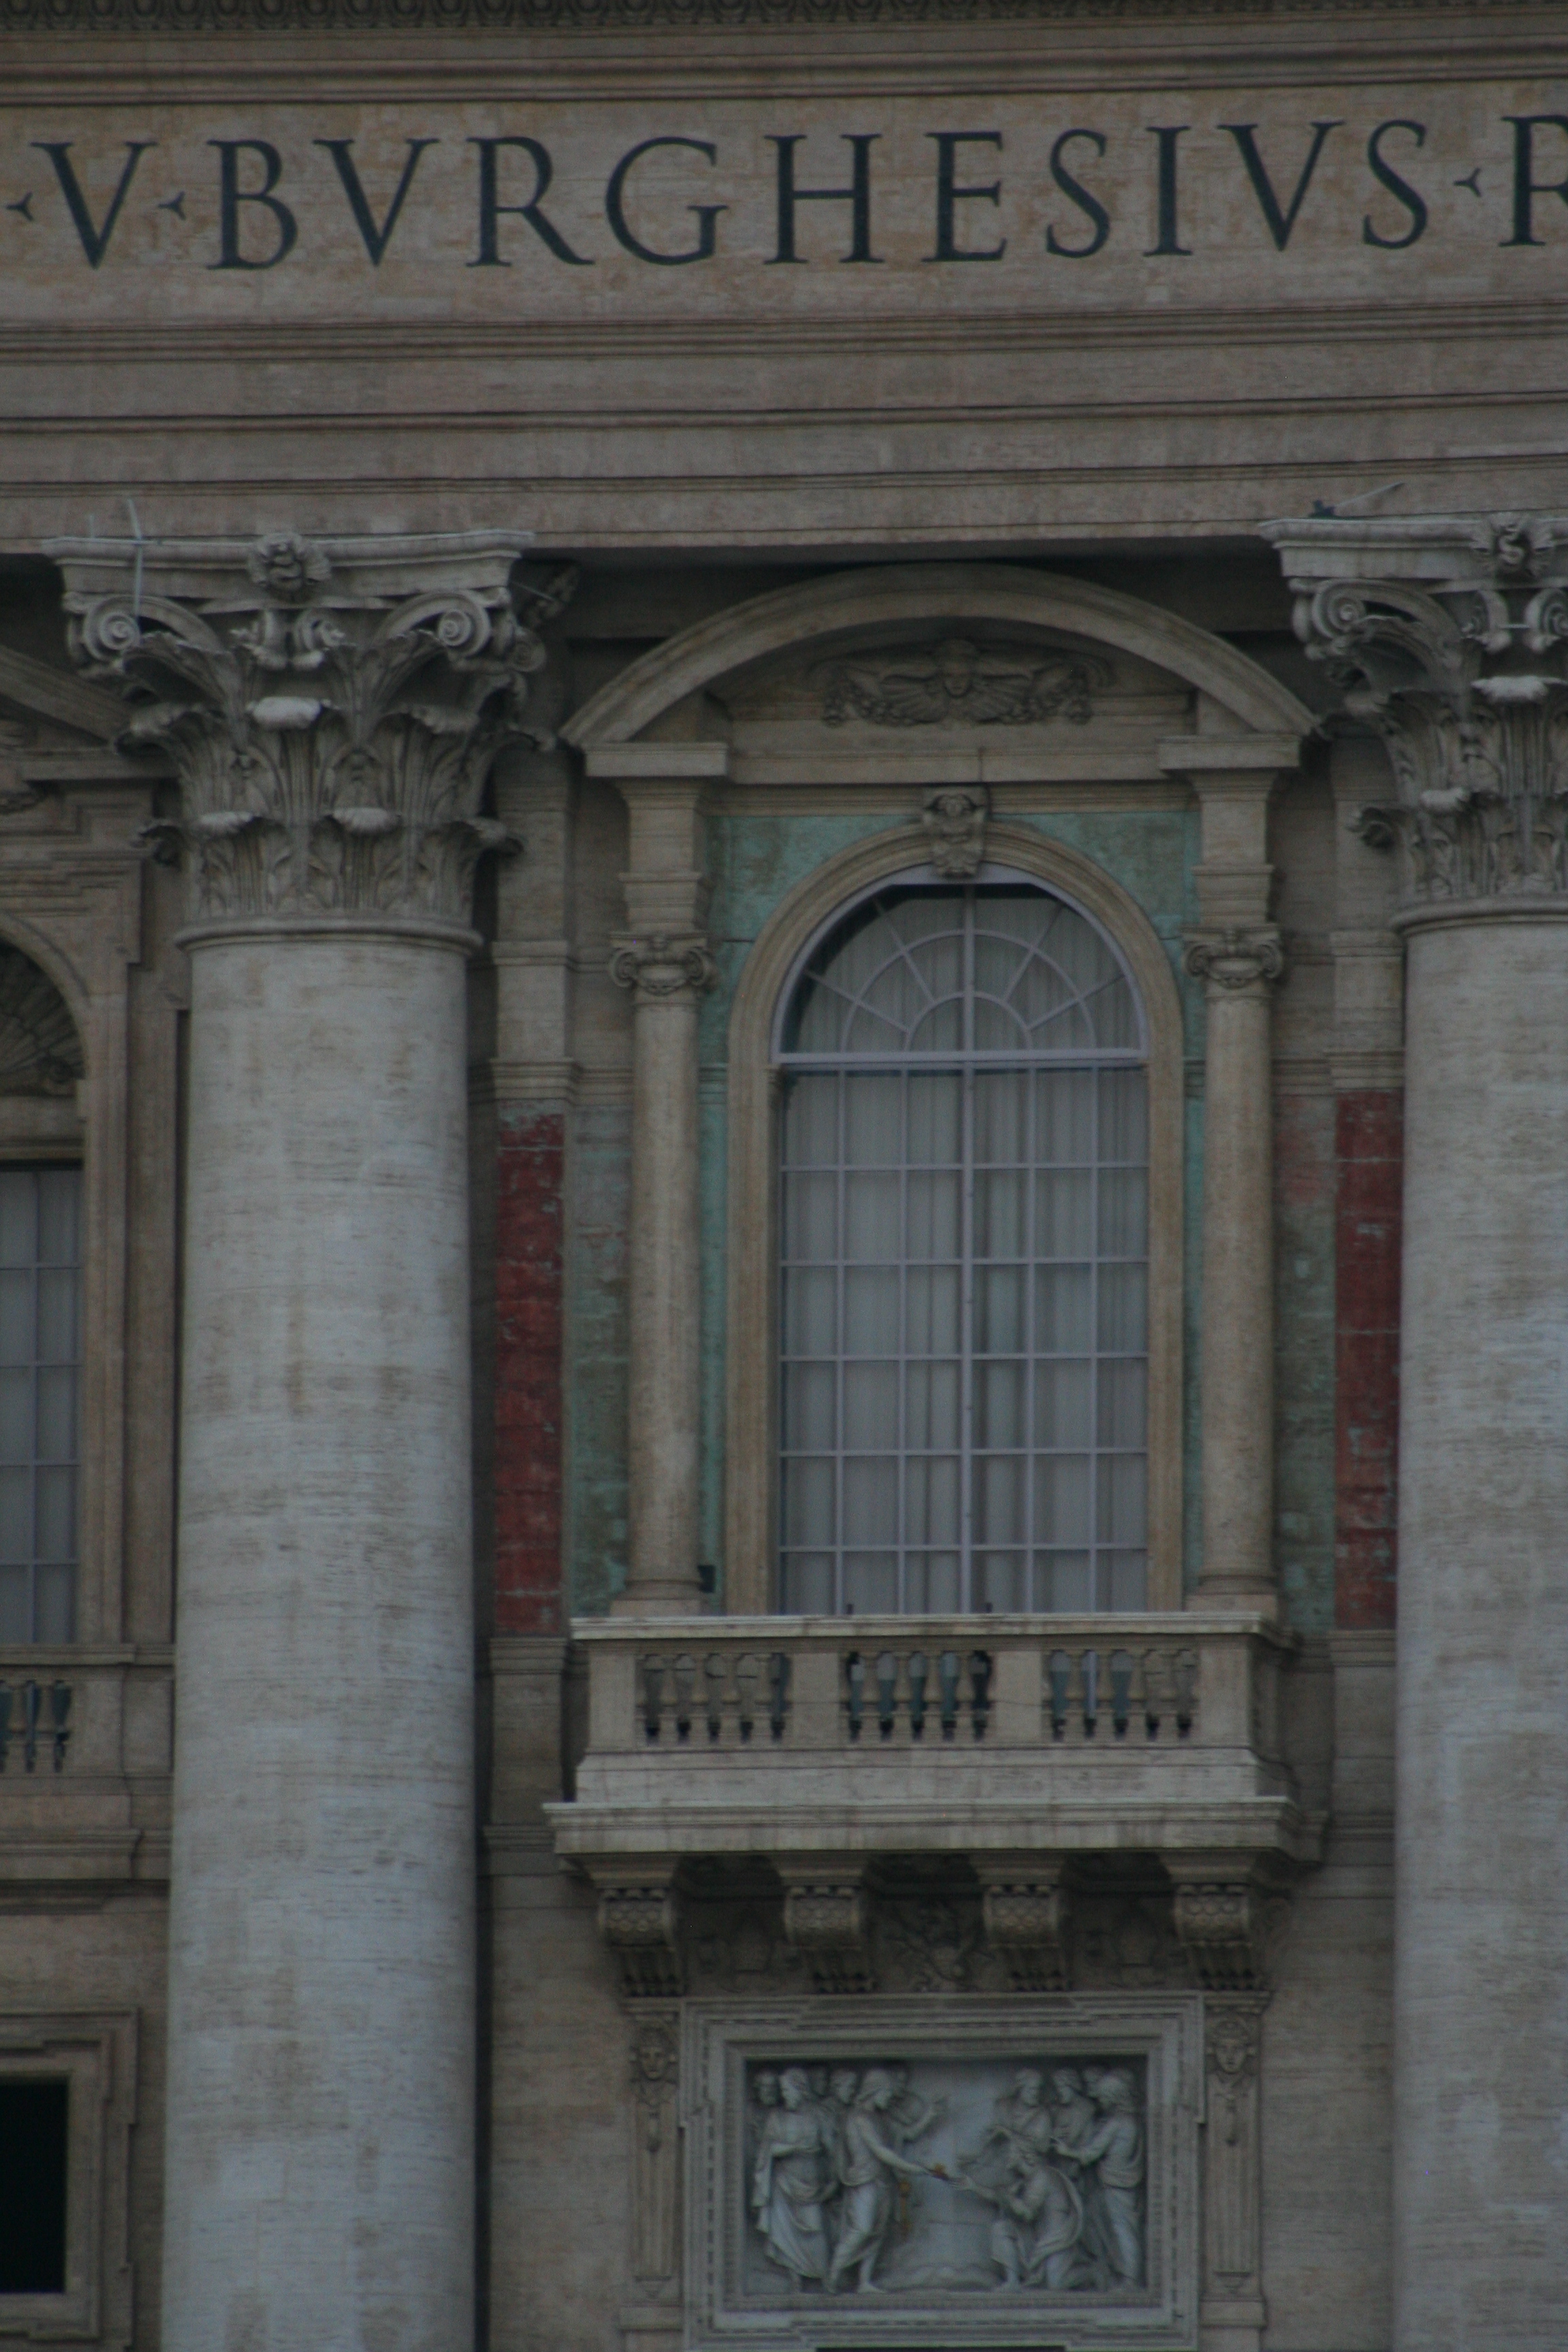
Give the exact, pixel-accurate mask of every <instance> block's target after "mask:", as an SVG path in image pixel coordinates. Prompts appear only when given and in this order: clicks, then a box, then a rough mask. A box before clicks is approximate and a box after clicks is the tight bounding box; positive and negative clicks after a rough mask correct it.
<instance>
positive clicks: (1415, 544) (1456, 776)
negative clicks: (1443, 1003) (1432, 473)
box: [1264, 513, 1568, 923]
mask: <svg viewBox="0 0 1568 2352" xmlns="http://www.w3.org/2000/svg"><path fill="white" fill-rule="evenodd" d="M1264 536H1265V537H1266V538H1268V539H1269V540H1271V541H1273V543H1274V544H1275V546H1276V547H1277V548H1278V549H1279V555H1280V560H1281V562H1282V563H1283V565H1284V568H1285V572H1286V575H1287V578H1288V579H1289V584H1290V586H1291V588H1292V590H1293V591H1294V592H1295V598H1296V604H1295V627H1296V634H1297V635H1298V636H1299V637H1300V640H1301V642H1302V643H1303V645H1304V646H1306V648H1307V651H1308V653H1309V655H1310V657H1311V658H1312V659H1313V660H1315V661H1319V662H1321V663H1322V664H1323V666H1324V667H1325V668H1326V669H1327V671H1328V673H1329V675H1330V677H1331V678H1333V679H1334V681H1335V683H1336V685H1337V686H1338V687H1339V688H1340V689H1341V706H1340V707H1341V709H1342V712H1343V714H1344V715H1345V717H1347V718H1348V719H1353V720H1357V721H1359V722H1361V723H1362V724H1363V726H1365V727H1368V728H1370V729H1371V730H1373V732H1374V733H1375V734H1377V735H1378V736H1380V737H1381V739H1382V740H1383V742H1384V746H1385V747H1386V749H1387V751H1388V755H1389V760H1390V762H1391V764H1392V766H1393V769H1394V783H1395V793H1394V797H1393V799H1391V800H1388V801H1385V802H1379V803H1373V804H1371V805H1368V806H1365V807H1363V808H1361V809H1360V810H1358V811H1354V812H1352V814H1351V816H1350V819H1349V822H1350V824H1351V826H1352V830H1353V831H1354V832H1356V833H1357V834H1358V835H1360V837H1361V838H1362V839H1363V841H1365V842H1366V843H1367V844H1368V845H1370V846H1371V847H1373V848H1392V849H1394V850H1395V851H1396V852H1397V854H1398V857H1399V866H1400V885H1401V888H1400V896H1401V898H1402V901H1403V909H1404V911H1403V917H1402V919H1403V921H1405V922H1406V923H1408V922H1410V921H1413V920H1418V919H1420V918H1421V916H1422V914H1423V913H1424V912H1426V911H1427V910H1430V912H1432V913H1434V914H1436V915H1442V914H1444V913H1448V914H1452V913H1454V912H1455V911H1456V910H1458V908H1467V909H1469V910H1471V911H1473V912H1474V913H1476V914H1478V915H1483V914H1487V913H1489V912H1490V913H1506V912H1508V911H1510V909H1513V908H1517V907H1519V905H1520V903H1521V901H1523V902H1525V903H1526V904H1528V903H1529V902H1530V901H1531V900H1534V901H1537V902H1541V901H1549V900H1562V899H1564V898H1568V675H1565V671H1568V519H1564V518H1561V517H1556V516H1552V515H1538V514H1521V513H1507V514H1493V515H1459V516H1421V517H1388V518H1384V519H1382V520H1349V519H1345V518H1338V517H1320V518H1314V519H1312V520H1309V521H1299V522H1278V523H1268V524H1266V525H1265V526H1264Z"/></svg>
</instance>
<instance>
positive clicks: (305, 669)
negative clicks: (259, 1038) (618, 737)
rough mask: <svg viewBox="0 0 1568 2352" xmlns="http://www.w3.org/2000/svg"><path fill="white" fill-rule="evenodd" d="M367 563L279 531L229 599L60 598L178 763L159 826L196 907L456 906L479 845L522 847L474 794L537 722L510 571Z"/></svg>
mask: <svg viewBox="0 0 1568 2352" xmlns="http://www.w3.org/2000/svg"><path fill="white" fill-rule="evenodd" d="M245 582H246V583H247V584H245V585H240V584H239V583H237V590H236V593H234V594H233V595H232V596H227V597H224V598H222V599H213V600H208V601H206V602H205V603H202V602H198V601H197V600H195V599H193V598H187V597H184V596H179V597H174V596H168V595H163V594H161V593H133V594H132V595H124V594H119V595H100V596H89V595H88V594H85V593H72V594H71V595H69V596H68V599H67V606H68V612H69V614H70V616H71V643H72V651H73V654H74V656H75V657H76V659H77V660H78V662H79V664H80V666H81V667H83V668H84V669H86V670H87V671H88V672H89V675H91V676H94V677H102V678H107V679H110V680H112V681H113V682H114V683H115V684H117V685H118V686H119V687H120V688H121V689H122V690H123V691H124V692H125V694H126V696H127V698H128V699H129V700H130V702H131V704H132V715H131V719H130V721H129V724H128V725H127V727H126V729H125V731H124V734H123V736H122V737H121V748H122V749H124V750H126V751H148V750H154V749H155V750H160V751H164V752H165V753H166V754H167V755H168V756H169V758H170V759H171V760H172V761H173V762H174V767H175V769H176V771H177V773H178V775H179V779H180V784H181V802H182V805H181V811H180V814H179V816H178V817H177V818H173V819H163V820H160V821H159V822H158V823H156V824H153V825H150V826H148V827H147V828H146V837H147V838H148V840H149V841H150V843H151V845H152V847H153V852H154V855H158V856H163V858H165V859H167V860H169V861H170V862H174V861H178V862H182V863H184V865H185V866H186V868H187V870H188V872H189V875H190V877H191V887H192V902H193V903H192V912H193V915H194V916H195V919H197V920H206V919H230V918H239V919H245V918H256V917H267V916H321V915H334V914H358V915H366V914H369V915H381V916H387V917H394V918H411V917H412V918H421V917H422V918H426V919H429V918H435V919H443V920H447V921H459V922H460V921H464V920H466V919H467V918H468V908H469V904H470V900H471V894H472V885H473V877H474V871H475V868H476V866H477V865H478V863H479V859H480V857H482V856H485V855H486V854H487V853H489V852H494V851H500V850H505V849H508V848H510V847H512V846H514V845H515V844H514V842H513V837H512V836H511V835H510V834H509V832H508V830H507V828H506V827H505V826H504V825H502V824H499V823H498V822H497V821H496V820H495V819H494V818H491V817H489V816H486V815H485V814H482V813H481V801H482V796H483V793H484V788H485V783H486V780H487V777H488V775H489V768H490V763H491V761H493V759H494V757H495V755H496V752H497V751H499V750H500V748H501V746H502V745H503V744H504V743H506V742H508V741H509V740H514V739H516V738H517V737H519V736H522V735H525V734H527V733H528V732H529V731H530V730H529V729H528V727H527V724H526V722H525V719H524V716H523V713H524V709H525V705H526V703H527V700H528V693H529V685H528V681H529V679H530V677H531V676H532V675H533V674H534V673H535V672H537V671H538V670H539V669H540V668H541V667H542V665H543V663H544V661H545V659H546V657H547V655H546V648H545V646H544V643H543V641H542V638H541V637H540V635H538V633H537V632H536V631H535V630H534V629H532V628H530V627H529V626H527V625H525V624H524V623H523V622H522V621H521V619H520V618H519V617H518V614H517V613H516V611H515V610H514V608H513V604H512V602H511V599H510V596H509V595H508V594H507V593H506V592H505V590H504V589H499V588H491V589H486V590H484V591H479V590H476V589H473V588H465V587H463V586H461V585H455V586H448V587H442V588H439V589H436V590H433V591H432V592H430V593H426V594H413V595H410V594H407V593H386V594H381V593H376V592H375V591H374V587H373V588H371V589H368V590H367V589H366V587H365V586H364V585H363V572H356V573H355V574H354V575H353V580H352V582H350V583H344V582H342V581H340V579H339V577H338V575H337V572H336V571H335V569H334V565H333V562H332V560H331V553H330V551H329V550H328V549H326V548H322V547H320V546H317V545H315V544H313V543H312V542H310V541H307V540H304V539H301V538H300V537H299V535H298V534H297V533H293V532H288V531H279V532H273V533H271V534H269V535H268V536H267V537H265V538H262V539H258V541H256V543H255V545H254V546H253V547H252V548H251V550H250V551H249V553H248V555H247V561H246V564H245ZM565 593H570V591H569V588H568V589H567V590H566V592H565ZM536 601H537V602H538V603H539V604H541V605H542V606H544V607H547V608H548V609H550V610H556V609H559V604H560V603H561V602H563V601H564V594H561V595H558V596H556V597H554V598H553V599H552V596H551V593H550V592H543V593H541V594H540V595H539V596H538V597H537V598H536Z"/></svg>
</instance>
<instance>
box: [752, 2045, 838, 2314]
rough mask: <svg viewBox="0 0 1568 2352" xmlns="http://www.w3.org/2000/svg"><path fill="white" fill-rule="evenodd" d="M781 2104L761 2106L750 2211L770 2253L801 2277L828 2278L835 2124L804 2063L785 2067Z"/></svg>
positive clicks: (780, 2087) (780, 2083) (765, 2078)
mask: <svg viewBox="0 0 1568 2352" xmlns="http://www.w3.org/2000/svg"><path fill="white" fill-rule="evenodd" d="M777 2079H778V2097H779V2102H780V2104H779V2105H777V2106H772V2105H768V2104H767V2101H766V2097H765V2096H764V2094H763V2084H764V2083H770V2084H771V2077H769V2076H767V2075H763V2076H759V2078H758V2080H757V2083H756V2085H755V2087H756V2090H757V2094H758V2097H759V2101H760V2103H761V2104H762V2106H763V2122H762V2128H761V2131H760V2133H759V2137H758V2146H757V2155H756V2162H755V2165H754V2167H753V2168H752V2211H753V2213H754V2214H755V2215H756V2218H757V2228H758V2230H759V2231H761V2233H762V2236H763V2242H764V2243H765V2244H766V2247H767V2251H768V2254H769V2257H770V2259H771V2260H772V2261H773V2262H775V2263H778V2264H779V2266H780V2268H781V2269H783V2270H786V2271H788V2272H789V2273H790V2274H791V2276H792V2277H794V2278H797V2279H815V2280H820V2279H822V2278H825V2277H826V2273H827V2265H828V2259H829V2253H828V2243H827V2227H826V2220H825V2217H824V2211H823V2208H824V2203H825V2200H826V2197H827V2195H828V2194H829V2192H830V2190H831V2189H832V2187H833V2175H834V2158H835V2154H836V2150H835V2144H834V2132H833V2126H832V2123H831V2121H830V2119H829V2118H828V2116H826V2113H825V2112H824V2110H823V2109H822V2107H820V2106H819V2105H817V2102H816V2100H815V2099H814V2098H813V2096H812V2095H811V2083H810V2079H809V2077H808V2075H807V2074H806V2071H805V2067H804V2066H786V2067H785V2068H784V2072H783V2073H782V2074H780V2075H779V2076H778V2078H777Z"/></svg>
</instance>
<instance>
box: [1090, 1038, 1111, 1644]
mask: <svg viewBox="0 0 1568 2352" xmlns="http://www.w3.org/2000/svg"><path fill="white" fill-rule="evenodd" d="M1104 1577H1105V1568H1104V1555H1103V1554H1102V1552H1101V1550H1100V1073H1099V1071H1098V1070H1096V1071H1094V1072H1092V1073H1091V1076H1090V1080H1089V1593H1090V1596H1091V1599H1092V1601H1093V1605H1094V1606H1095V1608H1096V1609H1103V1608H1104V1606H1105V1604H1106V1601H1107V1600H1108V1599H1109V1597H1110V1596H1109V1594H1108V1593H1107V1591H1106V1590H1105V1584H1104Z"/></svg>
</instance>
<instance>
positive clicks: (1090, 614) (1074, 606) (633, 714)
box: [561, 563, 1316, 752]
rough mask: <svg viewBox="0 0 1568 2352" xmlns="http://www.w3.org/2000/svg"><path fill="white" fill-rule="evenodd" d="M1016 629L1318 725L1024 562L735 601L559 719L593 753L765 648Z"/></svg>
mask: <svg viewBox="0 0 1568 2352" xmlns="http://www.w3.org/2000/svg"><path fill="white" fill-rule="evenodd" d="M974 630H978V631H981V632H982V633H986V632H990V633H995V632H1016V633H1017V634H1018V635H1021V636H1025V637H1029V638H1033V639H1036V640H1040V641H1047V642H1048V641H1050V640H1057V641H1067V642H1068V643H1069V644H1076V645H1078V646H1086V647H1093V648H1102V649H1103V650H1104V651H1105V652H1106V653H1107V654H1110V655H1116V654H1120V655H1121V656H1127V657H1130V658H1131V661H1132V662H1133V663H1135V664H1138V665H1142V666H1145V667H1146V668H1147V669H1149V670H1152V671H1155V672H1158V673H1161V674H1162V675H1163V676H1164V677H1166V678H1169V679H1172V680H1174V681H1179V682H1180V683H1181V685H1182V686H1184V688H1187V689H1189V690H1190V691H1191V692H1192V693H1194V694H1195V695H1198V696H1201V697H1204V698H1206V701H1207V704H1208V706H1209V715H1210V717H1211V719H1212V721H1213V722H1214V723H1215V725H1217V727H1218V729H1219V730H1220V731H1222V732H1224V733H1226V734H1230V735H1233V736H1237V737H1240V738H1246V737H1248V736H1255V737H1258V738H1261V739H1268V741H1269V742H1270V743H1271V744H1275V745H1277V744H1278V743H1279V740H1280V739H1281V738H1289V739H1290V740H1291V741H1292V742H1295V741H1299V740H1300V739H1301V738H1302V737H1303V736H1305V735H1307V734H1309V733H1310V731H1311V730H1312V729H1313V727H1314V726H1315V724H1316V721H1315V719H1314V718H1313V715H1312V713H1311V712H1310V710H1309V709H1307V707H1306V705H1305V704H1304V703H1302V702H1300V701H1299V700H1298V698H1296V696H1295V695H1293V694H1292V693H1291V692H1290V691H1289V688H1286V687H1283V686H1281V685H1280V684H1279V681H1278V680H1277V679H1276V678H1274V677H1270V676H1269V674H1268V671H1267V670H1265V669H1262V668H1261V667H1259V666H1258V663H1256V662H1254V661H1252V660H1250V659H1249V658H1248V657H1247V655H1245V654H1242V653H1238V652H1237V650H1236V648H1235V647H1234V646H1230V645H1227V644H1226V641H1225V640H1224V639H1223V638H1221V637H1217V636H1215V635H1212V634H1211V633H1210V632H1209V631H1207V630H1205V629H1200V628H1198V627H1196V626H1194V624H1193V623H1192V622H1190V621H1184V620H1183V619H1181V618H1180V617H1179V616H1178V615H1176V614H1172V613H1167V612H1165V611H1163V609H1162V608H1160V607H1159V606H1157V605H1152V604H1144V603H1142V601H1141V600H1140V599H1138V598H1136V597H1132V596H1127V595H1123V594H1122V593H1121V592H1120V591H1118V590H1115V589H1110V588H1101V587H1098V586H1096V585H1094V584H1092V583H1089V582H1085V581H1081V580H1075V579H1070V578H1068V577H1066V576H1064V575H1062V574H1060V573H1056V572H1045V571H1036V570H1034V569H1033V568H1028V567H1026V566H1024V565H1022V564H1002V563H931V564H897V565H889V566H887V567H886V568H880V567H870V566H863V567H860V568H858V569H857V570H855V571H851V572H835V573H833V574H831V575H830V576H828V577H827V578H826V579H823V580H814V581H809V582H806V583H804V584H802V585H800V586H796V587H792V588H782V589H776V590H773V592H771V593H768V594H766V595H763V596H757V597H752V598H751V599H750V600H749V601H748V602H746V603H744V604H737V605H733V606H731V608H730V609H729V610H728V611H725V612H723V613H720V614H714V615H712V616H711V617H710V618H709V619H706V620H703V621H700V622H698V623H696V624H695V625H693V626H692V627H690V628H688V629H683V630H681V631H680V632H679V634H678V635H675V636H672V637H669V638H667V639H666V640H665V641H664V642H663V643H662V644H660V645H658V646H655V647H654V648H653V649H652V650H651V651H650V652H648V653H647V654H645V655H643V656H642V657H641V658H640V659H639V660H637V661H635V662H633V663H632V664H631V665H630V666H629V667H628V668H626V670H624V671H623V672H622V673H621V675H620V676H619V677H616V678H614V679H612V680H611V681H610V683H609V684H608V685H607V686H605V687H603V688H601V689H600V690H599V692H598V693H597V694H595V695H594V696H593V697H592V698H590V700H589V701H587V702H586V703H585V704H584V706H583V708H582V709H580V710H578V711H577V712H575V713H574V715H573V717H572V718H571V719H568V720H567V721H566V723H565V725H564V726H563V729H562V730H561V731H562V733H563V736H564V737H565V738H566V740H567V741H568V742H571V743H573V744H574V745H575V746H576V747H577V748H578V749H579V750H581V751H588V752H593V751H607V750H609V749H610V748H611V747H613V746H616V745H621V744H628V743H631V742H634V741H636V740H638V739H639V738H642V737H645V736H646V735H647V731H648V730H650V729H657V728H658V723H659V721H660V720H661V719H664V718H666V716H667V715H668V714H669V713H671V712H673V711H674V710H676V709H677V708H678V706H679V705H680V704H682V703H684V702H685V701H687V700H688V698H690V697H692V696H694V695H699V694H702V693H704V692H709V693H711V692H713V691H714V690H715V689H718V688H721V686H722V684H723V682H724V681H725V680H727V679H733V678H735V677H737V676H738V675H739V674H740V673H742V672H745V671H749V670H752V669H754V668H755V667H757V666H758V665H759V664H763V663H766V662H767V661H768V660H769V658H770V657H773V658H786V659H787V658H788V657H789V656H795V657H796V658H797V659H801V660H805V659H808V658H809V657H810V656H812V655H813V654H815V655H816V656H818V657H820V658H823V659H826V658H827V657H828V656H830V655H831V654H832V652H833V651H834V649H835V648H836V647H837V646H847V645H850V644H852V643H853V642H854V641H856V640H857V639H859V640H881V641H883V642H885V643H892V642H896V641H897V640H898V639H899V638H900V637H904V638H920V639H928V640H936V641H938V642H940V641H941V640H942V639H944V638H950V637H962V636H963V635H964V633H965V632H966V631H974Z"/></svg>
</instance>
